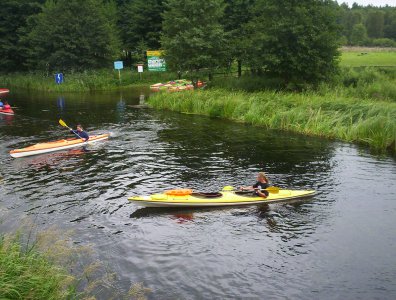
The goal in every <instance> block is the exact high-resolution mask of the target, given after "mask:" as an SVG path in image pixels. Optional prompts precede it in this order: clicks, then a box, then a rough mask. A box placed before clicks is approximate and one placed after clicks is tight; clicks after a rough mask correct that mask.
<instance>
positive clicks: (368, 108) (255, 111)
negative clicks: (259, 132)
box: [149, 68, 396, 152]
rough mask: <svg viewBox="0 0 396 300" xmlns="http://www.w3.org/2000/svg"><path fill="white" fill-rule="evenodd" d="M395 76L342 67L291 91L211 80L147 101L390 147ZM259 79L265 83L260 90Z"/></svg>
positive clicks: (395, 121) (394, 133)
mask: <svg viewBox="0 0 396 300" xmlns="http://www.w3.org/2000/svg"><path fill="white" fill-rule="evenodd" d="M395 81H396V70H394V69H373V68H363V69H361V70H353V69H345V70H344V72H343V73H342V74H341V75H339V77H338V78H337V82H333V83H327V84H321V85H320V86H319V87H318V88H317V89H315V90H309V89H307V90H305V91H303V92H300V93H295V92H290V91H289V92H287V91H274V90H273V88H274V85H276V81H275V82H274V81H268V82H265V81H263V79H262V78H257V77H243V78H240V79H231V80H228V79H227V80H221V81H215V82H214V83H213V85H212V86H213V88H211V89H209V90H206V91H194V92H185V93H173V94H170V93H158V94H156V95H154V96H152V97H150V99H149V103H150V105H151V106H152V107H154V108H157V109H170V110H173V111H178V112H186V113H193V114H201V115H207V116H211V117H219V118H225V119H230V120H235V121H240V122H245V123H249V124H253V125H259V126H265V127H268V128H271V129H281V130H288V131H292V132H298V133H303V134H306V135H315V136H323V137H328V138H336V139H340V140H344V141H347V142H357V143H363V144H367V145H369V146H370V147H371V148H372V149H373V150H376V151H380V152H384V151H386V150H387V149H388V150H391V151H393V152H394V151H395V150H396V149H395V139H396V85H395ZM263 84H267V86H270V87H271V88H270V89H265V86H263ZM247 91H249V92H247Z"/></svg>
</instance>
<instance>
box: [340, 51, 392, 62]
mask: <svg viewBox="0 0 396 300" xmlns="http://www.w3.org/2000/svg"><path fill="white" fill-rule="evenodd" d="M340 65H341V66H346V67H361V66H386V67H390V66H392V67H396V50H395V51H389V52H385V51H374V50H373V51H368V50H367V49H365V48H362V49H356V51H348V52H347V51H342V53H341V60H340Z"/></svg>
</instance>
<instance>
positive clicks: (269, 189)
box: [265, 186, 280, 193]
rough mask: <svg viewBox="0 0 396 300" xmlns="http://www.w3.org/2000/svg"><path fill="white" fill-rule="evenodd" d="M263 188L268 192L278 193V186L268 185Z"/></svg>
mask: <svg viewBox="0 0 396 300" xmlns="http://www.w3.org/2000/svg"><path fill="white" fill-rule="evenodd" d="M265 190H266V191H268V192H270V193H279V190H280V188H278V187H277V186H270V187H267V188H266V189H265Z"/></svg>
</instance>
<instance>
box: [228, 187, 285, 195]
mask: <svg viewBox="0 0 396 300" xmlns="http://www.w3.org/2000/svg"><path fill="white" fill-rule="evenodd" d="M279 190H280V188H278V187H277V186H269V187H267V188H266V189H253V190H245V191H235V193H238V194H249V193H251V192H253V191H261V192H262V191H267V192H269V193H273V194H277V193H279Z"/></svg>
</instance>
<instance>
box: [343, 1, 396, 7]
mask: <svg viewBox="0 0 396 300" xmlns="http://www.w3.org/2000/svg"><path fill="white" fill-rule="evenodd" d="M337 2H338V4H341V3H344V2H345V3H347V4H348V5H349V7H351V6H352V4H353V3H354V2H356V3H357V4H359V5H364V6H367V5H369V4H371V5H374V6H385V5H387V4H388V5H389V6H396V0H337Z"/></svg>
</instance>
